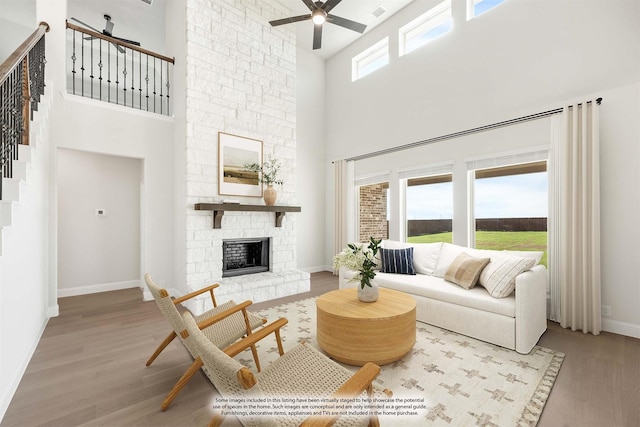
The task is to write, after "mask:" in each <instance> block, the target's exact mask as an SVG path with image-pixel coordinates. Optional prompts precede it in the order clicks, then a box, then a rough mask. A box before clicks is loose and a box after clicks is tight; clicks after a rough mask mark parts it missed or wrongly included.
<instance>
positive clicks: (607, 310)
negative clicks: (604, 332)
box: [601, 305, 611, 317]
mask: <svg viewBox="0 0 640 427" xmlns="http://www.w3.org/2000/svg"><path fill="white" fill-rule="evenodd" d="M601 311H602V317H611V306H610V305H603V306H602V309H601Z"/></svg>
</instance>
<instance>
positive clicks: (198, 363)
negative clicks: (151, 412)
mask: <svg viewBox="0 0 640 427" xmlns="http://www.w3.org/2000/svg"><path fill="white" fill-rule="evenodd" d="M201 367H202V360H201V359H200V358H199V357H198V358H197V359H196V360H194V361H193V363H192V364H191V366H189V369H187V371H186V372H185V373H184V374H183V375H182V376H181V377H180V379H179V380H178V382H177V383H176V385H174V386H173V388H172V389H171V391H170V392H169V394H167V397H166V398H165V399H164V400H163V401H162V405H160V408H161V409H162V410H163V411H164V410H166V409H167V408H168V407H169V405H171V402H173V399H175V398H176V396H177V395H178V393H180V390H182V389H183V388H184V386H185V385H187V383H188V382H189V380H190V379H191V377H193V376H194V375H195V374H196V372H198V370H199V369H200V368H201Z"/></svg>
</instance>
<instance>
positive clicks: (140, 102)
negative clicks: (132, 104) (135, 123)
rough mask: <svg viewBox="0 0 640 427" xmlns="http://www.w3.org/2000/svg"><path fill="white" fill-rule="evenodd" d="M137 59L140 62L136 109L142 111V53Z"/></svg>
mask: <svg viewBox="0 0 640 427" xmlns="http://www.w3.org/2000/svg"><path fill="white" fill-rule="evenodd" d="M138 57H139V58H140V62H139V63H138V77H139V78H138V85H139V86H140V87H139V88H138V98H139V100H138V102H139V105H138V109H139V110H142V52H140V53H139V55H138Z"/></svg>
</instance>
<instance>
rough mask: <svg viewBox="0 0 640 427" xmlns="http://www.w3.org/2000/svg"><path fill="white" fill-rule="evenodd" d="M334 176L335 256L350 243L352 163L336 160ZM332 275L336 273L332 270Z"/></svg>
mask: <svg viewBox="0 0 640 427" xmlns="http://www.w3.org/2000/svg"><path fill="white" fill-rule="evenodd" d="M333 174H334V186H335V189H334V214H333V215H334V220H333V224H334V226H333V229H334V233H333V253H334V254H337V253H339V252H340V251H342V249H344V248H345V247H346V246H347V244H348V243H349V242H350V234H351V230H352V228H353V226H352V224H351V221H352V211H353V207H352V205H353V200H352V199H353V197H352V193H353V182H354V167H353V162H352V161H346V160H336V161H335V162H334V164H333ZM333 273H334V274H337V273H338V272H337V271H335V270H334V272H333Z"/></svg>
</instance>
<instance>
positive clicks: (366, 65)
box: [351, 37, 389, 81]
mask: <svg viewBox="0 0 640 427" xmlns="http://www.w3.org/2000/svg"><path fill="white" fill-rule="evenodd" d="M388 63H389V37H385V38H384V39H382V40H380V41H379V42H378V43H376V44H374V45H373V46H371V47H370V48H368V49H366V50H364V51H362V52H360V53H359V54H358V55H356V56H354V57H353V59H352V60H351V81H356V80H358V79H361V78H362V77H364V76H366V75H367V74H371V73H373V72H374V71H376V70H377V69H379V68H381V67H384V66H385V65H387V64H388Z"/></svg>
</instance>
